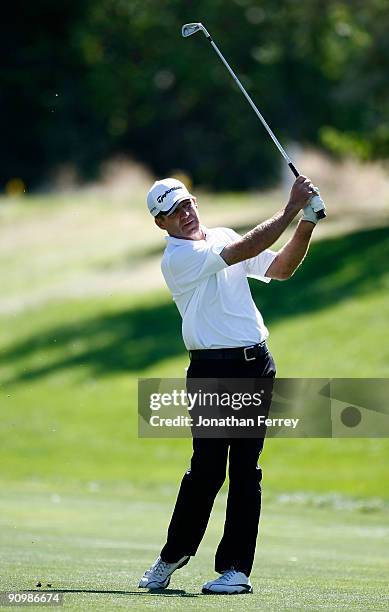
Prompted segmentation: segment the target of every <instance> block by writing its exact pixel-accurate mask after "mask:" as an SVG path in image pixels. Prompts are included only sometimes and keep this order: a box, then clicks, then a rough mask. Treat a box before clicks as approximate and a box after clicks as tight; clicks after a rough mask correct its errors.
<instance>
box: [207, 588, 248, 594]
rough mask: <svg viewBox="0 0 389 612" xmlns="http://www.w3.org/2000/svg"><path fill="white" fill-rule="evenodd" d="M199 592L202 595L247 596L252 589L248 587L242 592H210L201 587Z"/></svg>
mask: <svg viewBox="0 0 389 612" xmlns="http://www.w3.org/2000/svg"><path fill="white" fill-rule="evenodd" d="M201 592H202V593H203V595H247V594H248V593H253V587H248V588H247V589H244V591H212V590H211V589H205V588H204V587H203V588H202V589H201Z"/></svg>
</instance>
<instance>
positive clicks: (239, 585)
mask: <svg viewBox="0 0 389 612" xmlns="http://www.w3.org/2000/svg"><path fill="white" fill-rule="evenodd" d="M202 592H203V593H205V594H206V595H216V594H219V595H238V594H239V593H252V592H253V587H252V586H251V582H250V578H248V577H247V576H246V574H244V573H243V572H237V571H236V570H235V569H234V568H231V569H229V570H227V571H226V572H224V574H222V575H221V576H219V578H216V580H210V581H209V582H206V583H205V584H203V588H202Z"/></svg>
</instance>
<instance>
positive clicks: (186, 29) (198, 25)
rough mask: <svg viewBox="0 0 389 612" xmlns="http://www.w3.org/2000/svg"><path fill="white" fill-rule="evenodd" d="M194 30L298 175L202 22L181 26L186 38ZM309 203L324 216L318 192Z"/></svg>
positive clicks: (295, 173) (318, 215)
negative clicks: (218, 60)
mask: <svg viewBox="0 0 389 612" xmlns="http://www.w3.org/2000/svg"><path fill="white" fill-rule="evenodd" d="M196 32H203V34H204V36H205V37H206V38H207V39H208V40H209V42H210V43H211V45H212V47H213V48H214V50H215V51H216V53H217V54H218V56H219V57H220V59H221V60H222V62H223V64H224V65H225V67H226V68H227V70H228V72H229V73H230V74H231V76H232V78H233V79H234V81H235V83H236V84H237V85H238V87H239V89H240V90H241V92H242V93H243V95H244V96H245V98H246V100H247V101H248V103H249V104H250V106H251V108H252V109H253V111H254V112H255V114H256V115H257V117H258V119H259V120H260V121H261V123H262V125H263V127H264V128H265V130H266V131H267V133H268V134H269V136H270V138H271V139H272V141H273V142H274V144H275V145H276V147H277V149H278V150H279V152H280V153H281V155H282V157H283V158H284V159H285V161H286V163H287V164H288V166H289V168H290V169H291V171H292V172H293V174H294V176H295V177H298V176H299V175H300V173H299V171H298V170H297V168H296V166H295V165H294V164H293V162H292V160H291V159H290V157H289V156H288V154H287V153H286V151H285V150H284V148H283V147H282V146H281V143H280V142H279V141H278V139H277V138H276V136H275V134H274V133H273V131H272V130H271V129H270V127H269V125H268V124H267V122H266V121H265V118H264V117H263V115H262V114H261V113H260V112H259V110H258V108H257V107H256V105H255V104H254V102H253V100H252V99H251V98H250V96H249V94H248V93H247V91H246V90H245V88H244V87H243V85H242V83H241V82H240V81H239V79H238V77H237V76H236V74H235V72H234V71H233V70H232V68H231V67H230V65H229V64H228V62H227V61H226V59H225V58H224V56H223V54H222V53H221V51H220V50H219V48H218V47H217V46H216V44H215V43H214V42H213V40H212V38H211V36H210V34H209V32H208V31H207V30H206V29H205V27H204V26H203V24H202V23H186V24H185V25H183V26H182V36H183V37H184V38H187V37H188V36H192V34H196ZM310 204H311V206H312V208H313V210H314V211H315V213H316V215H317V217H318V219H323V218H324V217H325V216H326V214H325V209H324V202H323V200H322V199H321V197H320V195H319V194H318V193H317V194H315V195H313V196H312V197H311V199H310Z"/></svg>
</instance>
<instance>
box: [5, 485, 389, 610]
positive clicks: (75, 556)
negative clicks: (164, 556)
mask: <svg viewBox="0 0 389 612" xmlns="http://www.w3.org/2000/svg"><path fill="white" fill-rule="evenodd" d="M173 501H174V494H173V492H172V491H170V492H166V490H163V489H154V490H150V489H147V488H142V489H132V490H131V491H130V492H129V491H126V490H113V491H110V490H109V489H108V490H105V489H104V488H103V490H89V491H87V490H84V491H81V490H76V489H73V490H72V491H71V492H66V491H65V492H64V491H61V490H58V489H55V488H52V489H45V488H44V487H37V486H30V487H28V488H26V487H22V488H18V487H15V486H14V487H11V488H10V489H9V490H8V491H7V496H6V497H4V496H3V499H2V501H1V505H0V508H1V514H0V516H1V519H0V525H1V530H0V550H1V553H0V554H1V559H2V583H1V588H2V590H12V589H17V590H23V589H28V590H30V589H32V590H35V591H41V590H48V589H47V588H46V584H47V583H49V584H51V585H52V589H53V590H59V591H61V592H63V593H64V595H65V606H66V607H68V608H72V609H75V610H85V609H89V608H92V609H96V610H113V609H116V608H118V607H119V608H120V607H121V608H127V609H135V610H140V609H147V610H157V609H159V610H161V609H164V610H165V609H166V610H184V609H185V610H188V609H189V610H192V609H193V610H199V609H201V610H220V609H225V608H226V609H228V610H238V609H239V610H242V609H243V610H296V609H299V610H321V609H323V610H338V609H344V610H385V609H387V605H388V596H389V589H388V582H387V546H386V539H387V536H388V523H387V516H386V515H385V514H384V513H383V512H382V511H380V510H376V511H374V512H370V513H368V514H366V513H362V511H361V510H359V511H358V510H356V509H347V508H343V509H339V508H337V507H330V508H320V509H317V508H316V509H313V508H312V507H310V506H309V505H307V504H305V503H304V504H298V503H296V502H293V501H288V502H287V503H286V502H285V501H282V499H277V498H266V496H265V504H264V510H263V514H262V520H261V528H260V539H259V544H258V551H257V557H256V563H255V566H254V569H253V573H252V576H251V578H252V583H253V586H254V594H253V595H245V596H243V597H228V598H227V599H226V598H224V597H220V596H219V597H218V596H204V595H201V585H202V583H203V582H205V581H206V580H209V579H212V578H213V577H214V576H215V573H214V571H213V555H214V551H215V548H216V545H217V542H218V539H219V538H220V536H221V526H222V522H223V516H224V505H225V496H223V495H222V496H220V497H219V498H218V500H217V502H216V504H215V507H214V511H213V515H212V518H211V521H210V524H209V527H208V530H207V533H206V536H205V538H204V540H203V542H202V544H201V547H200V549H199V551H198V554H197V555H196V557H195V558H193V559H192V560H191V562H190V563H189V564H188V565H187V566H185V567H184V568H183V569H182V570H180V571H178V572H177V573H176V574H175V575H174V576H173V578H172V581H171V584H170V586H169V588H168V589H167V590H165V591H162V592H154V593H153V592H148V591H144V590H138V589H137V581H138V580H139V577H140V575H141V574H142V572H143V570H144V569H146V568H147V567H148V566H149V565H150V564H151V562H152V561H153V560H154V558H155V557H156V555H157V554H158V551H159V550H160V547H161V545H162V544H163V537H164V532H165V530H166V526H167V519H168V516H169V513H170V510H171V506H172V504H173ZM38 580H39V581H40V582H41V583H42V585H43V586H42V589H39V588H36V586H35V585H36V583H37V581H38Z"/></svg>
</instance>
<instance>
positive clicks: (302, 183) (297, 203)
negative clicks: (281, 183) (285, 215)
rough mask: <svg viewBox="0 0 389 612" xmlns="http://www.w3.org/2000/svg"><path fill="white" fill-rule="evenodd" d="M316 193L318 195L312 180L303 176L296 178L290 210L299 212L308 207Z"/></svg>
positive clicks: (289, 204)
mask: <svg viewBox="0 0 389 612" xmlns="http://www.w3.org/2000/svg"><path fill="white" fill-rule="evenodd" d="M314 193H316V191H315V186H314V185H313V184H312V182H311V179H309V178H308V177H306V176H304V175H302V174H301V175H300V176H298V177H297V178H296V180H295V182H294V184H293V187H292V189H291V191H290V196H289V202H288V208H291V209H293V210H296V212H298V211H299V210H301V209H302V208H304V206H307V204H308V203H309V200H310V198H311V197H312V195H313V194H314Z"/></svg>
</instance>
